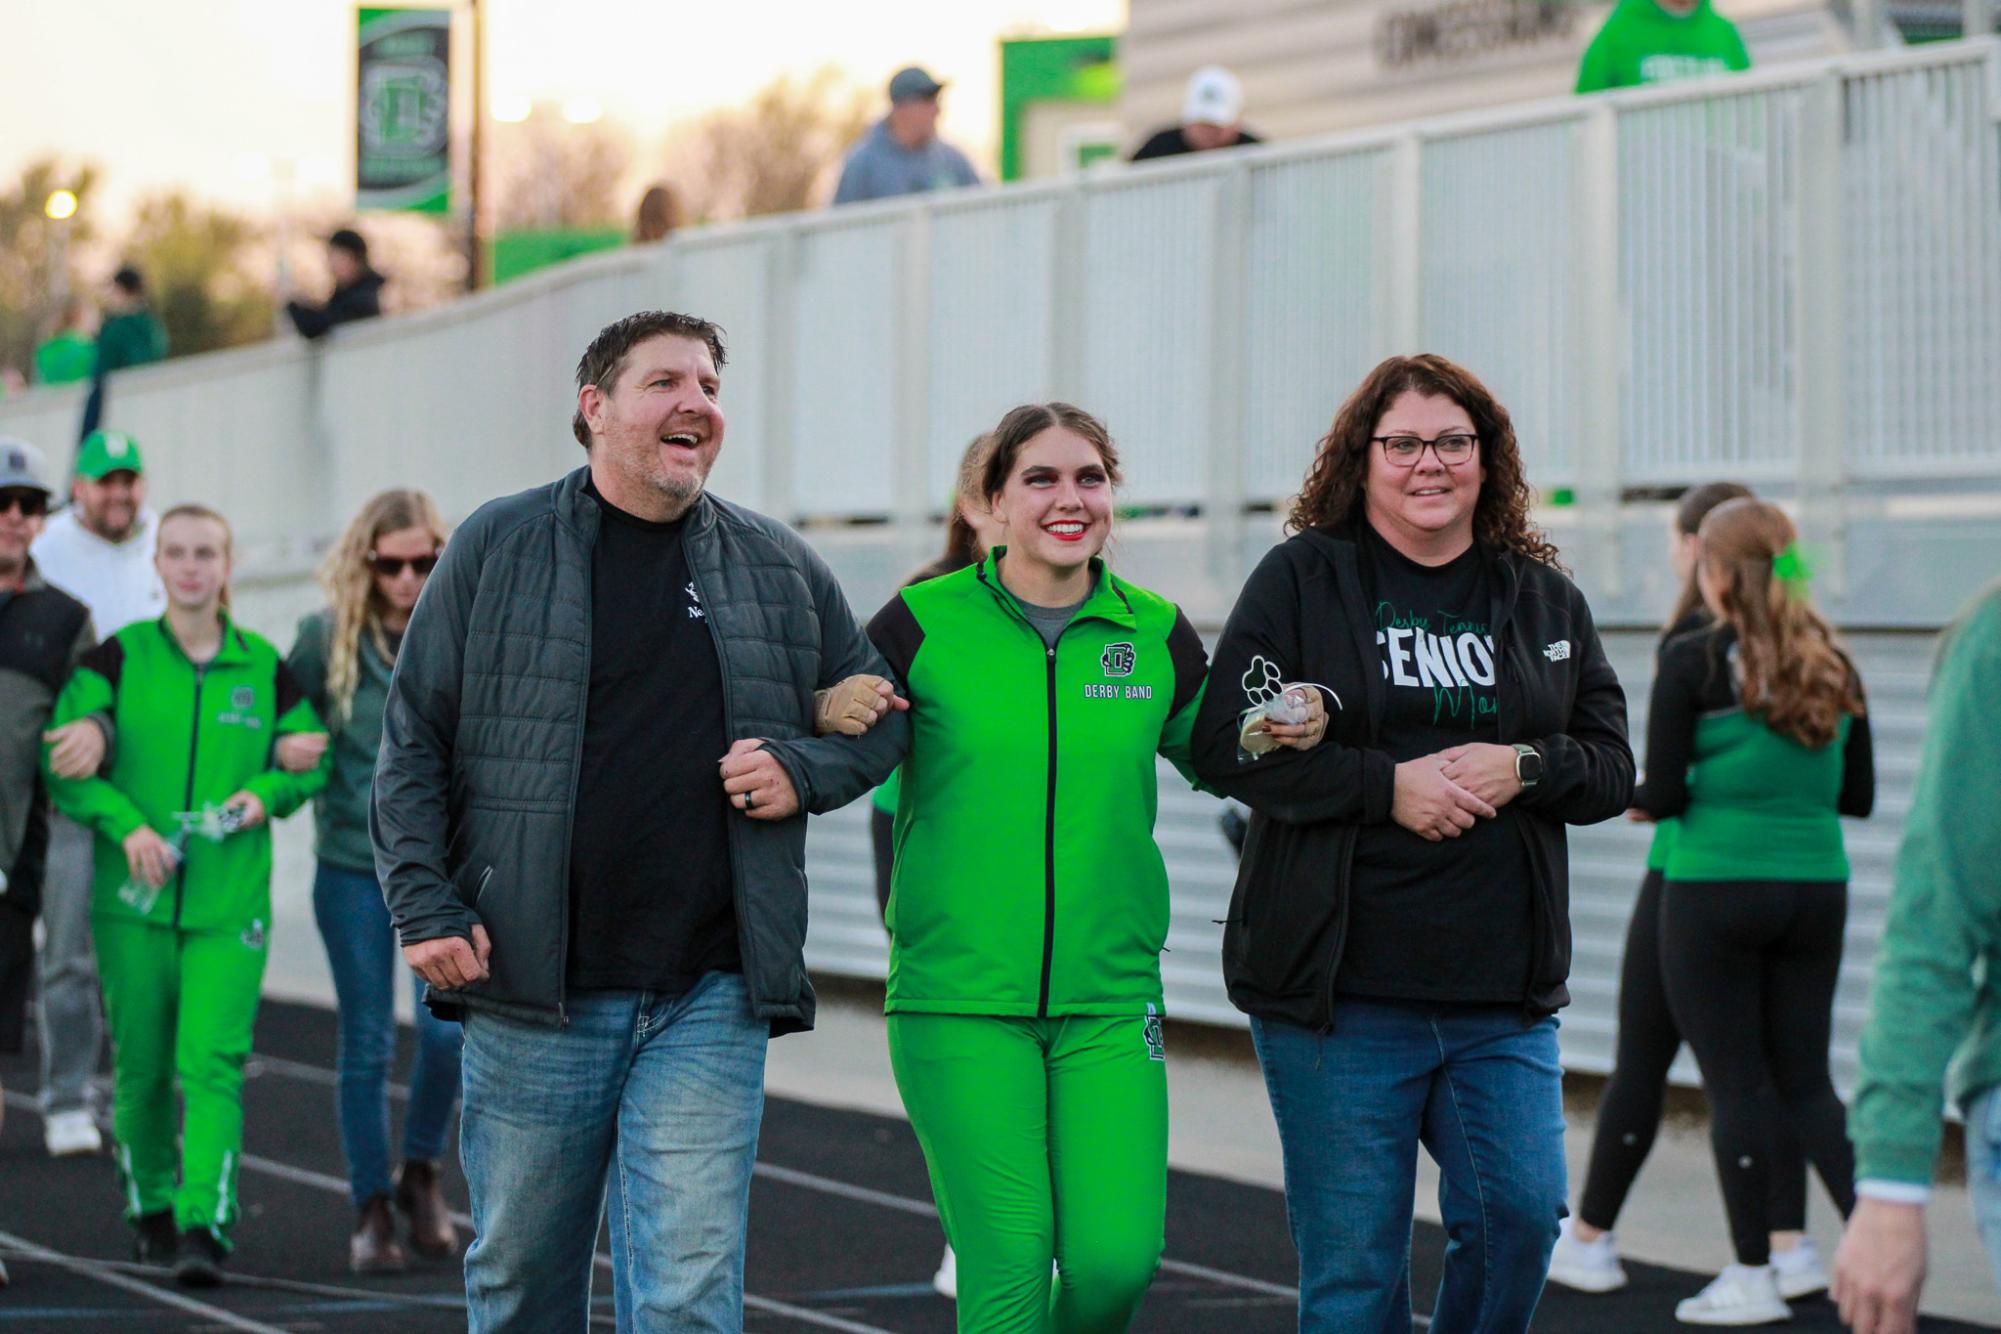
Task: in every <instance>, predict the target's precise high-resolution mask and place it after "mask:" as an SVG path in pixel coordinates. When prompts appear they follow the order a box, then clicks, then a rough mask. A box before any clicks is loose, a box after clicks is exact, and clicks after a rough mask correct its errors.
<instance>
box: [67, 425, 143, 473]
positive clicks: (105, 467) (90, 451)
mask: <svg viewBox="0 0 2001 1334" xmlns="http://www.w3.org/2000/svg"><path fill="white" fill-rule="evenodd" d="M144 471H146V465H145V463H144V462H142V461H141V460H140V458H139V442H138V441H137V440H134V439H133V438H132V437H131V436H129V435H127V434H125V432H123V431H92V432H91V433H90V434H89V435H87V436H85V437H84V439H83V449H82V450H81V451H80V452H79V453H78V454H77V460H76V473H77V476H79V477H88V478H89V479H90V480H91V481H93V482H98V481H102V480H104V478H105V477H106V476H107V475H108V474H110V473H114V472H138V473H142V472H144Z"/></svg>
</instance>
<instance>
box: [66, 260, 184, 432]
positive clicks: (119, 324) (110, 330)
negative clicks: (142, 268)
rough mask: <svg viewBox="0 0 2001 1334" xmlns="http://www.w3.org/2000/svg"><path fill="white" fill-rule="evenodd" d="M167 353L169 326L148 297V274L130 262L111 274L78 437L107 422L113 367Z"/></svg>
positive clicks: (144, 362) (137, 363) (138, 364)
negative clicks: (107, 393) (106, 405)
mask: <svg viewBox="0 0 2001 1334" xmlns="http://www.w3.org/2000/svg"><path fill="white" fill-rule="evenodd" d="M166 355H167V327H166V326H165V325H164V324H161V323H160V317H159V316H157V315H155V314H154V313H153V308H152V306H151V305H149V304H148V303H147V300H146V278H145V275H143V274H142V273H140V272H139V270H138V269H136V268H134V267H133V266H132V265H130V264H125V265H121V266H120V267H119V270H118V272H116V273H114V274H112V275H111V283H110V286H109V287H107V288H106V290H105V297H104V322H103V324H101V325H99V326H98V330H97V360H96V364H95V365H93V366H92V368H91V379H90V397H88V398H87V399H85V400H84V404H83V425H82V426H81V427H79V428H78V430H77V433H76V435H77V439H78V440H88V439H89V438H90V433H91V432H92V431H95V430H96V429H97V428H98V427H99V426H101V425H102V424H103V422H104V395H105V389H106V385H107V382H108V380H109V378H110V376H111V373H112V372H113V371H120V370H124V369H125V368H126V367H128V366H144V365H146V364H147V363H148V362H154V361H159V360H160V359H161V358H163V357H165V356H166Z"/></svg>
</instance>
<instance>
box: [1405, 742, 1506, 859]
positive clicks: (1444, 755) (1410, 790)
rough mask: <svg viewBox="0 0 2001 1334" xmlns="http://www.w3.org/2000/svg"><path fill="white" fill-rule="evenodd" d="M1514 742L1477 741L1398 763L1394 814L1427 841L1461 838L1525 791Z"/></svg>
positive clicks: (1495, 814) (1498, 812) (1435, 841)
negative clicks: (1510, 744)
mask: <svg viewBox="0 0 2001 1334" xmlns="http://www.w3.org/2000/svg"><path fill="white" fill-rule="evenodd" d="M1516 758H1517V756H1516V751H1515V748H1514V747H1513V746H1499V745H1494V744H1493V743H1491V742H1474V743H1471V744H1469V745H1464V746H1453V747H1452V748H1451V749H1449V750H1441V751H1439V752H1438V753H1436V754H1434V755H1420V756H1419V757H1418V758H1416V759H1414V760H1405V761H1404V762H1403V763H1402V764H1399V765H1398V766H1397V774H1396V794H1395V796H1394V797H1393V798H1392V800H1391V803H1390V818H1391V819H1392V820H1394V821H1396V822H1397V823H1398V824H1400V825H1402V826H1403V827H1404V828H1405V829H1408V830H1410V832H1411V833H1413V834H1416V835H1417V836H1418V837H1419V838H1422V839H1424V840H1426V841H1427V842H1431V843H1437V842H1440V841H1441V840H1444V839H1448V838H1458V837H1459V836H1460V835H1461V834H1463V833H1465V832H1466V831H1467V830H1468V829H1471V828H1472V827H1473V824H1474V822H1475V821H1476V820H1491V819H1493V818H1494V817H1495V816H1497V815H1499V814H1500V813H1501V809H1500V808H1501V807H1503V806H1505V805H1507V804H1508V803H1509V802H1511V801H1513V800H1514V799H1515V798H1516V797H1517V796H1519V795H1520V794H1521V790H1522V783H1521V780H1520V779H1519V778H1517V777H1516V776H1515V760H1516Z"/></svg>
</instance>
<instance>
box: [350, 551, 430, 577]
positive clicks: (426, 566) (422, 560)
mask: <svg viewBox="0 0 2001 1334" xmlns="http://www.w3.org/2000/svg"><path fill="white" fill-rule="evenodd" d="M363 559H365V560H367V562H368V568H369V569H371V570H373V571H375V572H376V573H377V574H379V575H381V576H382V577H383V578H384V579H394V578H395V577H396V576H397V575H399V574H401V573H403V567H404V566H406V565H407V566H409V567H410V568H411V569H413V570H415V571H416V572H417V573H418V574H420V575H428V574H429V573H430V572H431V571H433V570H435V569H437V568H438V553H437V552H435V551H433V552H432V553H431V554H430V555H428V556H413V557H407V558H406V557H403V556H385V555H383V554H382V553H381V552H378V551H371V552H369V553H368V555H367V556H366V557H364V558H363Z"/></svg>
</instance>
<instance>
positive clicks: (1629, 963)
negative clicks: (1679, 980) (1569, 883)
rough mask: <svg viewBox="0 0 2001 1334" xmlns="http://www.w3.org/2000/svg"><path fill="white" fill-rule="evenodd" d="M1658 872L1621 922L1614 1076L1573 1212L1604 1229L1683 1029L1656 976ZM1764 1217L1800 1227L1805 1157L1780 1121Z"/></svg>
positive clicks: (1641, 1158) (1633, 1171)
mask: <svg viewBox="0 0 2001 1334" xmlns="http://www.w3.org/2000/svg"><path fill="white" fill-rule="evenodd" d="M1660 928H1661V873H1660V872H1659V871H1648V872H1647V878H1646V879H1644V880H1642V881H1641V882H1640V896H1639V898H1638V900H1637V901H1635V902H1634V904H1633V920H1632V922H1631V923H1630V924H1629V925H1628V926H1627V928H1626V953H1625V957H1624V958H1623V959H1622V960H1621V961H1620V973H1619V1042H1618V1051H1617V1055H1616V1056H1615V1058H1614V1064H1613V1067H1612V1077H1611V1078H1610V1079H1608V1080H1606V1081H1605V1093H1604V1096H1603V1097H1601V1098H1600V1099H1599V1101H1598V1130H1597V1135H1596V1138H1594V1139H1593V1140H1592V1142H1591V1165H1590V1166H1589V1167H1588V1168H1587V1169H1586V1170H1585V1174H1584V1196H1583V1198H1582V1199H1581V1200H1579V1201H1578V1204H1577V1216H1578V1217H1579V1218H1580V1219H1582V1220H1583V1221H1584V1222H1586V1223H1589V1224H1590V1225H1591V1226H1592V1227H1595V1228H1598V1229H1600V1230H1602V1231H1606V1232H1610V1231H1611V1230H1612V1227H1613V1225H1614V1224H1616V1223H1617V1222H1618V1221H1619V1210H1620V1209H1621V1208H1623V1207H1624V1206H1625V1203H1626V1194H1627V1192H1628V1191H1630V1190H1632V1188H1633V1179H1634V1178H1635V1177H1637V1176H1638V1175H1639V1174H1640V1168H1641V1167H1642V1166H1643V1165H1644V1164H1645V1163H1646V1161H1647V1154H1648V1153H1650V1152H1651V1151H1652V1150H1653V1147H1654V1134H1655V1132H1656V1131H1658V1130H1659V1129H1660V1124H1661V1103H1662V1099H1663V1095H1664V1094H1665V1093H1666V1092H1667V1078H1668V1067H1669V1066H1671V1065H1673V1064H1674V1057H1675V1053H1676V1052H1678V1051H1680V1050H1681V1030H1680V1029H1679V1028H1677V1027H1675V1022H1674V1016H1673V1015H1672V1014H1670V1013H1669V1012H1668V1002H1667V989H1666V986H1665V984H1664V982H1663V979H1662V977H1661V943H1660ZM1771 1163H1772V1170H1771V1174H1770V1185H1771V1192H1772V1193H1771V1198H1770V1199H1769V1201H1768V1202H1767V1210H1768V1217H1769V1218H1770V1220H1771V1227H1772V1231H1774V1232H1803V1231H1805V1230H1806V1156H1805V1155H1804V1154H1802V1153H1801V1152H1800V1146H1799V1140H1798V1139H1797V1138H1795V1137H1794V1136H1793V1134H1792V1132H1791V1130H1789V1129H1787V1128H1786V1127H1785V1126H1783V1125H1781V1126H1780V1127H1779V1133H1778V1134H1777V1135H1776V1136H1775V1137H1774V1139H1773V1140H1772V1147H1771Z"/></svg>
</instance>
